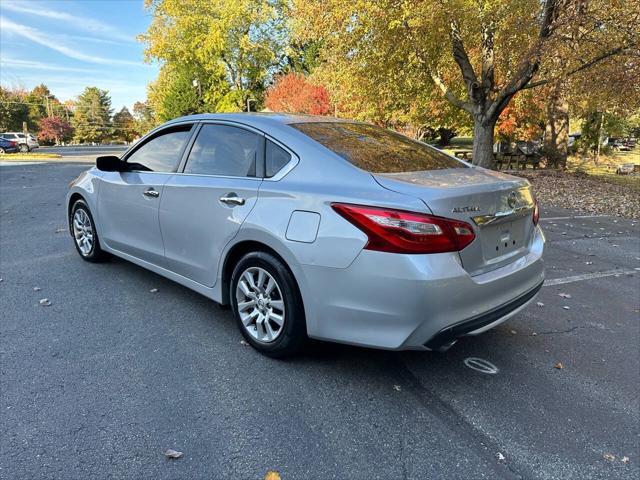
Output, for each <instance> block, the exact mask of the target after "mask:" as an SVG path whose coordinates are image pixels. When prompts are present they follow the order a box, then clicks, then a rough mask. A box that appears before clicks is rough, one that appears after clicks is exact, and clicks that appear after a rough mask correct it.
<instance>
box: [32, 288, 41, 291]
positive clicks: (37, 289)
mask: <svg viewBox="0 0 640 480" xmlns="http://www.w3.org/2000/svg"><path fill="white" fill-rule="evenodd" d="M40 290H42V289H41V288H40V287H33V291H34V292H39V291H40Z"/></svg>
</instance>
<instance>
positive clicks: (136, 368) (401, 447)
mask: <svg viewBox="0 0 640 480" xmlns="http://www.w3.org/2000/svg"><path fill="white" fill-rule="evenodd" d="M85 168H86V165H83V164H79V163H42V162H39V163H36V164H31V163H28V162H27V163H22V164H21V163H13V164H11V165H3V166H0V215H1V216H0V278H2V281H1V282H0V316H1V322H0V391H1V397H0V412H1V417H0V422H1V431H2V434H1V435H0V450H1V451H0V478H6V479H32V478H56V479H57V478H64V479H85V478H154V479H156V478H157V479H178V478H190V479H196V478H198V479H199V478H207V479H210V478H233V479H259V478H263V477H264V475H265V474H266V473H267V472H268V471H270V470H274V471H277V472H279V473H280V475H281V476H282V478H283V479H299V478H302V479H316V478H317V479H329V478H337V479H351V478H354V479H372V478H381V479H391V478H415V479H425V478H430V479H436V478H464V479H478V478H489V479H494V478H506V479H512V478H527V479H529V478H531V479H600V478H602V479H605V478H606V479H610V478H616V479H619V478H620V479H622V478H629V479H637V478H638V477H639V475H640V468H639V463H640V443H639V442H640V403H639V402H640V400H639V398H640V395H639V393H640V382H638V380H639V377H640V330H639V311H638V309H639V308H640V281H639V277H640V271H639V270H638V269H639V268H640V225H639V223H638V222H636V221H631V220H625V219H616V218H613V217H606V216H605V217H581V218H572V217H574V215H576V212H574V211H572V210H558V209H545V208H543V211H542V213H543V219H544V220H543V221H542V223H543V227H544V230H545V233H546V234H547V238H548V243H547V248H546V253H545V257H546V266H547V277H548V279H549V280H548V283H547V285H546V286H545V287H544V288H543V289H542V291H541V294H540V295H539V297H538V299H537V302H539V304H536V303H533V304H532V305H531V306H529V307H528V308H527V309H526V310H524V311H523V312H522V313H520V314H518V315H517V316H516V317H514V318H513V319H511V320H510V321H509V322H507V323H505V324H503V325H501V326H499V327H497V328H496V329H494V330H491V331H489V332H487V333H485V334H483V335H481V336H478V337H474V338H466V339H463V340H461V341H460V342H459V343H458V344H457V345H455V346H454V347H453V348H452V349H451V350H449V351H448V352H447V353H444V354H440V353H422V352H402V353H397V352H383V351H374V350H368V349H360V348H354V347H347V346H341V345H333V344H314V345H312V346H311V347H310V348H309V350H308V351H307V352H306V353H305V354H304V355H302V356H301V357H298V358H294V359H290V360H287V361H278V360H272V359H268V358H265V357H262V356H261V355H259V354H257V353H256V352H255V351H253V350H252V349H251V348H250V347H247V346H244V345H243V344H241V335H240V333H239V331H238V330H237V329H236V326H235V324H234V322H233V319H232V317H231V313H230V312H229V311H225V310H221V309H220V308H218V307H217V306H216V305H215V304H214V303H212V302H211V301H209V300H207V299H205V298H204V297H201V296H200V295H198V294H196V293H194V292H192V291H190V290H188V289H186V288H184V287H182V286H180V285H177V284H175V283H173V282H171V281H169V280H166V279H164V278H161V277H159V276H157V275H155V274H153V273H151V272H148V271H146V270H143V269H142V268H139V267H137V266H134V265H132V264H129V263H127V262H125V261H121V260H117V259H116V260H113V261H111V262H110V263H106V264H101V265H95V264H89V263H86V262H83V261H82V260H81V259H80V258H79V256H78V255H77V253H76V252H75V250H74V248H73V245H72V241H71V238H70V237H69V235H68V233H67V230H66V224H65V207H64V197H65V193H66V188H67V184H68V182H69V181H70V180H71V179H72V178H74V177H75V176H76V175H77V174H78V173H79V172H80V171H82V170H83V169H85ZM35 289H40V290H37V291H36V290H35ZM152 289H157V290H158V291H157V292H156V293H152V292H151V290H152ZM560 294H563V296H561V295H560ZM567 296H570V298H568V297H567ZM43 298H47V299H49V301H50V302H51V305H50V306H41V305H40V303H39V302H40V300H41V299H43ZM541 304H542V305H541ZM566 307H568V308H566ZM470 358H479V359H482V360H484V361H488V362H490V364H491V365H490V366H493V367H495V370H496V371H494V370H491V371H492V372H493V373H483V372H480V371H478V370H474V369H472V368H470V367H468V366H467V365H466V364H469V365H471V366H475V365H478V362H477V361H476V362H475V363H474V361H469V359H470ZM465 361H466V364H465ZM166 448H172V449H175V450H179V451H181V452H184V456H183V457H182V458H180V459H177V460H168V459H166V458H165V457H164V455H163V453H162V452H163V450H164V449H166Z"/></svg>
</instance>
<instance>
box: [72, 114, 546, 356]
mask: <svg viewBox="0 0 640 480" xmlns="http://www.w3.org/2000/svg"><path fill="white" fill-rule="evenodd" d="M67 212H68V219H69V229H70V233H71V235H72V238H73V240H74V242H75V247H76V249H77V251H78V253H79V255H80V257H81V258H82V259H84V260H86V261H89V262H101V261H104V260H106V259H108V258H109V257H110V256H111V255H116V256H118V257H121V258H123V259H126V260H128V261H131V262H133V263H135V264H137V265H139V266H142V267H144V268H147V269H149V270H152V271H153V272H156V273H158V274H160V275H163V276H165V277H167V278H169V279H171V280H173V281H175V282H178V283H180V284H182V285H185V286H187V287H188V288H191V289H193V290H195V291H197V292H199V293H201V294H203V295H205V296H206V297H209V298H211V299H212V300H214V301H216V302H219V303H220V304H223V305H230V306H231V310H232V312H233V315H234V317H235V320H236V322H237V324H238V327H239V329H240V331H241V332H242V335H243V336H244V338H245V339H246V341H247V342H249V343H250V344H251V345H252V346H253V347H255V348H256V349H257V350H259V351H260V352H262V353H264V354H266V355H270V356H274V357H281V356H285V355H291V354H293V353H295V352H298V351H299V350H300V349H301V347H302V346H303V345H304V343H305V340H306V339H307V338H314V339H321V340H329V341H334V342H342V343H347V344H352V345H361V346H367V347H375V348H383V349H390V350H404V349H414V350H445V349H447V348H449V347H450V346H451V345H453V343H455V341H456V340H457V339H458V338H460V337H462V336H468V335H477V334H479V333H482V332H484V331H486V330H488V329H490V328H492V327H494V326H496V325H498V324H500V323H501V322H504V321H505V320H507V319H508V318H510V317H511V316H512V315H514V314H516V313H517V312H518V311H520V310H521V309H523V308H524V307H525V306H526V305H527V304H528V303H529V302H531V301H532V300H533V298H534V297H535V295H536V294H537V292H538V290H539V289H540V287H541V286H542V282H543V279H544V271H543V262H542V251H543V245H544V235H543V233H542V231H541V229H540V227H539V226H538V216H539V214H538V205H537V202H536V200H535V197H534V195H533V193H532V191H531V188H530V186H529V184H528V182H527V181H526V180H523V179H521V178H516V177H513V176H510V175H507V174H504V173H500V172H495V171H491V170H486V169H483V168H479V167H475V166H472V165H470V164H468V163H466V162H463V161H461V160H458V159H456V158H454V157H451V156H449V155H447V154H445V153H443V152H441V151H439V150H437V149H435V148H433V147H431V146H429V145H427V144H424V143H421V142H418V141H415V140H412V139H410V138H408V137H405V136H403V135H400V134H398V133H396V132H393V131H390V130H386V129H383V128H379V127H376V126H373V125H369V124H366V123H360V122H354V121H348V120H343V119H336V118H327V117H312V116H295V115H281V114H203V115H193V116H188V117H182V118H178V119H176V120H173V121H170V122H168V123H166V124H164V125H162V126H160V127H158V128H156V129H155V130H153V131H152V132H150V133H149V134H147V135H146V136H145V137H144V138H142V139H141V140H140V141H138V142H137V143H136V144H134V145H133V146H132V147H131V148H129V150H128V151H126V152H125V153H124V154H123V155H122V157H115V156H107V157H99V158H98V159H97V162H96V167H95V168H91V169H90V170H88V171H86V172H84V173H82V174H81V175H80V176H79V177H78V178H77V179H75V180H74V181H73V182H72V183H71V188H70V190H69V193H68V196H67Z"/></svg>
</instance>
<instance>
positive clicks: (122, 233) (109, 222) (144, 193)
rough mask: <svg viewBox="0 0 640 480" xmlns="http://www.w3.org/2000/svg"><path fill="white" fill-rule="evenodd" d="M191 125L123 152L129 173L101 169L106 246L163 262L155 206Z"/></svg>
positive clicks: (100, 201)
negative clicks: (125, 152)
mask: <svg viewBox="0 0 640 480" xmlns="http://www.w3.org/2000/svg"><path fill="white" fill-rule="evenodd" d="M192 127H193V124H182V125H177V126H171V127H167V128H165V129H163V130H161V131H159V132H156V133H154V134H152V135H151V136H149V137H147V138H145V139H143V140H142V141H141V142H140V144H139V145H136V147H135V148H134V149H133V150H131V151H130V152H127V154H126V155H125V158H124V159H123V160H125V161H126V163H127V165H128V167H127V171H123V172H104V173H103V175H102V181H101V185H100V190H99V192H98V214H99V217H98V219H99V220H98V221H99V223H100V239H101V241H103V242H104V243H105V244H106V245H107V246H108V247H110V248H113V249H115V250H118V251H120V252H123V253H126V254H129V255H132V256H134V257H137V258H139V259H141V260H144V261H146V262H149V263H153V264H155V265H163V262H164V258H165V257H164V244H163V241H162V235H161V233H160V223H159V220H158V209H159V206H160V200H161V198H162V193H163V187H164V184H165V183H166V181H167V180H168V179H169V178H170V177H171V175H173V174H174V173H175V172H176V170H177V168H178V165H179V164H180V161H181V159H182V155H183V153H184V150H185V147H186V145H187V143H188V140H189V137H190V135H191V128H192Z"/></svg>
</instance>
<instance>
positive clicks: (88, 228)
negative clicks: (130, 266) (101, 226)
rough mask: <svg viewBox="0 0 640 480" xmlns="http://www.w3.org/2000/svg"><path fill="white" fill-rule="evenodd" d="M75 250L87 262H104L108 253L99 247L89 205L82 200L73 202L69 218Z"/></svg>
mask: <svg viewBox="0 0 640 480" xmlns="http://www.w3.org/2000/svg"><path fill="white" fill-rule="evenodd" d="M69 222H70V226H71V233H72V234H73V241H74V244H75V246H76V250H77V251H78V253H79V254H80V256H81V257H82V259H83V260H86V261H87V262H94V263H97V262H104V261H105V260H108V259H109V257H110V255H109V254H108V253H107V252H105V251H104V250H102V248H100V239H99V238H98V232H97V231H96V227H95V222H94V221H93V217H92V216H91V211H90V210H89V207H88V206H87V204H86V203H85V202H84V201H83V200H78V201H77V202H76V203H74V204H73V208H72V209H71V216H70V218H69Z"/></svg>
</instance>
